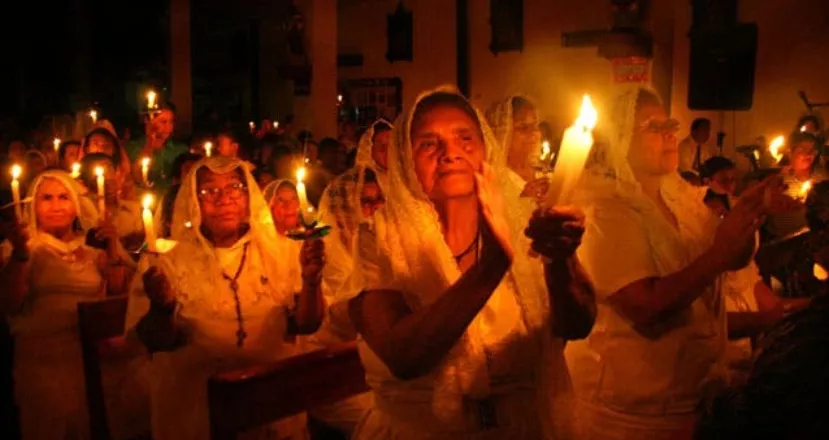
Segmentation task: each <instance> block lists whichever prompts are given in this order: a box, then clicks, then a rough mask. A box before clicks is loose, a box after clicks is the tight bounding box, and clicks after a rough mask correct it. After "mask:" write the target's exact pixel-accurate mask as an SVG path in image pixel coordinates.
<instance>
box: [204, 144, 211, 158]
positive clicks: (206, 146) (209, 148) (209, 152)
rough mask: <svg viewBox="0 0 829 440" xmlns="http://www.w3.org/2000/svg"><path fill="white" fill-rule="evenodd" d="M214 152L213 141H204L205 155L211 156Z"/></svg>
mask: <svg viewBox="0 0 829 440" xmlns="http://www.w3.org/2000/svg"><path fill="white" fill-rule="evenodd" d="M212 154H213V142H210V141H207V142H205V143H204V155H205V156H207V157H210V156H211V155H212Z"/></svg>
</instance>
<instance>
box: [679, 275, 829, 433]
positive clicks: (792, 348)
mask: <svg viewBox="0 0 829 440" xmlns="http://www.w3.org/2000/svg"><path fill="white" fill-rule="evenodd" d="M826 263H829V261H826ZM827 328H829V297H827V296H823V297H821V298H815V300H814V301H813V302H812V305H811V306H810V307H808V308H807V309H805V310H803V311H800V312H798V313H796V314H794V315H792V316H791V317H789V318H788V319H787V320H785V321H784V322H783V323H781V325H779V326H777V327H776V328H775V329H774V330H773V331H772V332H770V333H769V334H768V335H767V337H766V338H764V342H763V343H762V344H761V345H760V348H759V349H758V355H757V357H756V359H755V360H754V362H753V365H752V367H751V370H750V373H749V376H748V378H747V380H746V381H745V383H743V384H740V385H739V386H735V387H733V388H730V389H727V390H724V391H723V392H722V393H720V394H719V395H718V396H717V397H716V398H715V399H713V401H712V402H710V403H709V404H708V405H706V406H705V410H704V411H703V414H702V417H701V418H700V422H699V426H698V427H697V430H696V437H695V438H696V439H698V440H730V439H744V440H770V439H773V440H784V439H823V438H829V423H827V419H826V417H825V414H826V407H827V405H829V392H827V389H826V384H827V383H829V377H827V369H826V364H827V362H829V350H826V345H827V344H829V332H827V331H826V329H827Z"/></svg>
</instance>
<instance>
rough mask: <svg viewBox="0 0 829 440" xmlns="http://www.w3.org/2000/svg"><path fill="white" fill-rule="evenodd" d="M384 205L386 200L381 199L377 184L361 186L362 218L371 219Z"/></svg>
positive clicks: (370, 183)
mask: <svg viewBox="0 0 829 440" xmlns="http://www.w3.org/2000/svg"><path fill="white" fill-rule="evenodd" d="M384 203H386V199H385V198H384V197H383V192H382V191H380V186H379V185H377V182H366V183H365V184H363V192H362V193H361V194H360V208H361V209H362V211H363V217H366V218H368V217H371V216H372V215H374V213H375V212H376V211H377V210H378V209H380V208H382V207H383V204H384Z"/></svg>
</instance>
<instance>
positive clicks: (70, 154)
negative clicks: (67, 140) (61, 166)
mask: <svg viewBox="0 0 829 440" xmlns="http://www.w3.org/2000/svg"><path fill="white" fill-rule="evenodd" d="M65 151H66V152H65V153H64V154H63V161H64V163H65V164H66V165H67V167H71V166H72V164H73V163H75V162H77V161H78V160H80V156H81V147H80V146H79V145H69V146H67V147H66V150H65Z"/></svg>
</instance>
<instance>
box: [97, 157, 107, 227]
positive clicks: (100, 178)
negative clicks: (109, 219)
mask: <svg viewBox="0 0 829 440" xmlns="http://www.w3.org/2000/svg"><path fill="white" fill-rule="evenodd" d="M95 176H96V178H97V182H98V214H99V215H100V216H101V218H102V219H103V218H106V195H105V194H104V167H95Z"/></svg>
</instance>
